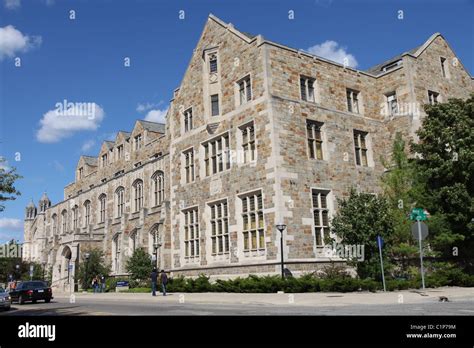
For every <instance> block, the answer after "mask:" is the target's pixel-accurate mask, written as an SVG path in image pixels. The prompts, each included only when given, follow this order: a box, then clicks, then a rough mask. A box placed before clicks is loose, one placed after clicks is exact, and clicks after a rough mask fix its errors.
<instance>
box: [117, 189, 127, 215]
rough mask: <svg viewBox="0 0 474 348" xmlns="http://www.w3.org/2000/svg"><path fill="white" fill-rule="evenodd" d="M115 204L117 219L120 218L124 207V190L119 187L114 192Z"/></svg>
mask: <svg viewBox="0 0 474 348" xmlns="http://www.w3.org/2000/svg"><path fill="white" fill-rule="evenodd" d="M115 202H116V207H117V217H122V215H123V212H124V207H125V189H124V188H123V187H121V186H120V187H119V188H118V189H117V190H116V191H115Z"/></svg>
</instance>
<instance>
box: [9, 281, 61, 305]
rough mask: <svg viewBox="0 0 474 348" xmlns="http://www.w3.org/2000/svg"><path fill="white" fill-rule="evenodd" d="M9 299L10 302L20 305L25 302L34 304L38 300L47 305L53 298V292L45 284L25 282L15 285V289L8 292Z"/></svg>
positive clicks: (41, 282)
mask: <svg viewBox="0 0 474 348" xmlns="http://www.w3.org/2000/svg"><path fill="white" fill-rule="evenodd" d="M10 297H11V301H12V302H18V303H19V304H21V305H22V304H24V303H25V302H26V301H31V302H33V303H36V301H38V300H44V302H46V303H48V302H50V301H51V299H52V298H53V291H52V290H51V288H50V287H49V286H48V283H46V282H43V281H40V280H33V281H25V282H21V283H19V284H17V286H16V288H15V289H14V290H11V291H10Z"/></svg>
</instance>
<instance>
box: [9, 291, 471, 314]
mask: <svg viewBox="0 0 474 348" xmlns="http://www.w3.org/2000/svg"><path fill="white" fill-rule="evenodd" d="M440 296H445V297H447V298H448V300H449V301H448V302H440V301H439V297H440ZM0 315H4V316H10V315H11V316H16V315H33V316H37V315H67V316H69V315H251V316H253V315H468V316H473V315H474V290H472V289H470V288H447V287H445V288H439V289H428V290H426V291H425V292H418V291H399V292H388V293H383V292H379V293H365V292H362V293H304V294H228V293H190V294H188V293H186V294H177V293H176V294H169V295H168V296H166V297H163V296H161V295H158V296H156V297H152V296H151V295H150V294H134V293H106V294H90V293H88V294H84V293H78V294H75V295H74V300H73V303H71V301H70V297H69V295H68V294H57V295H55V298H54V299H53V300H52V301H51V303H49V304H46V303H43V302H39V303H36V304H31V303H27V304H24V305H22V306H20V305H18V304H17V303H14V304H13V305H12V309H11V310H10V311H9V312H1V313H0Z"/></svg>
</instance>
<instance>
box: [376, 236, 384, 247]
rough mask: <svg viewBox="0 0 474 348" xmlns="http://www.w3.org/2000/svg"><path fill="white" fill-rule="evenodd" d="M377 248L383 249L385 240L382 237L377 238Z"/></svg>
mask: <svg viewBox="0 0 474 348" xmlns="http://www.w3.org/2000/svg"><path fill="white" fill-rule="evenodd" d="M377 246H378V247H379V248H382V247H383V238H382V237H381V236H377Z"/></svg>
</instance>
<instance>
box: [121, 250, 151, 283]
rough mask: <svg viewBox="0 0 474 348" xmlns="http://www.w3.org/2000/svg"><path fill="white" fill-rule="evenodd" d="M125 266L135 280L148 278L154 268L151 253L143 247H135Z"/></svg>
mask: <svg viewBox="0 0 474 348" xmlns="http://www.w3.org/2000/svg"><path fill="white" fill-rule="evenodd" d="M125 266H126V270H127V272H129V273H130V276H131V278H132V279H133V280H138V281H143V280H146V279H148V277H149V276H150V272H151V269H152V265H151V258H150V255H149V254H148V253H147V252H146V251H145V250H143V249H142V248H138V249H135V251H134V252H133V255H132V256H131V257H130V258H129V259H128V260H127V262H126V265H125Z"/></svg>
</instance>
